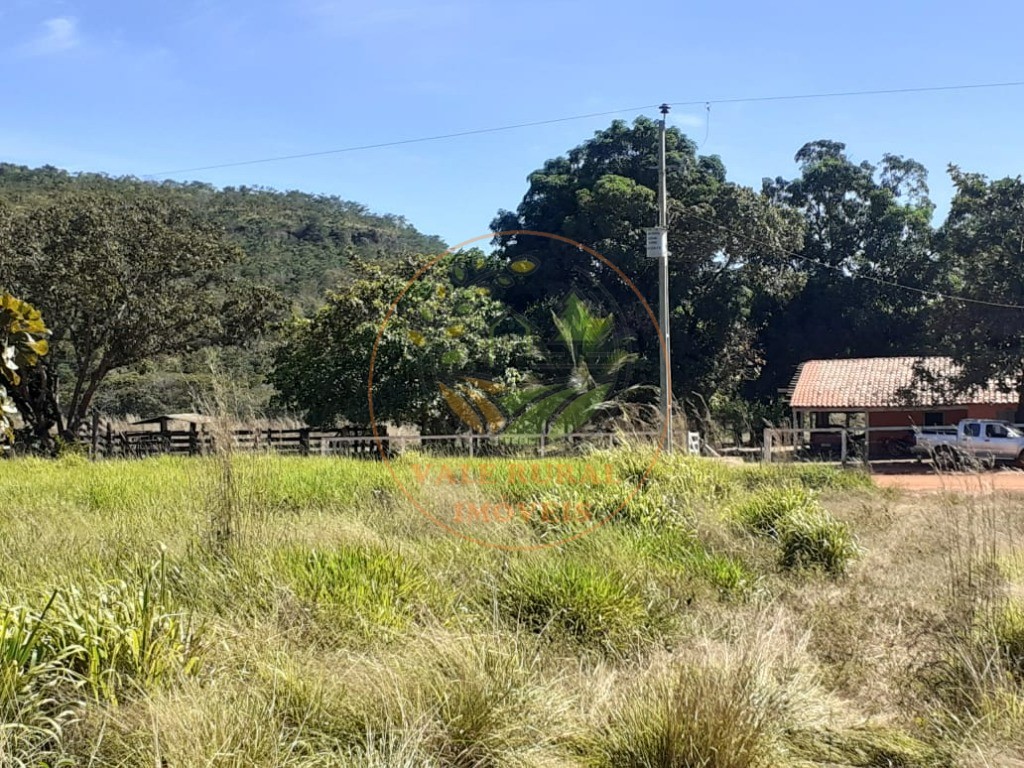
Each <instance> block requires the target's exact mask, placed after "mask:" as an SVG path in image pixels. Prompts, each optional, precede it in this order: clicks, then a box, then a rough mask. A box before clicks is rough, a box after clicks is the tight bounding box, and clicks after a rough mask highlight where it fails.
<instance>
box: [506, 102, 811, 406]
mask: <svg viewBox="0 0 1024 768" xmlns="http://www.w3.org/2000/svg"><path fill="white" fill-rule="evenodd" d="M658 132H659V126H658V123H657V122H655V121H653V120H649V119H647V118H638V119H637V120H636V121H635V122H634V123H633V124H632V125H628V124H626V123H625V122H622V121H616V122H614V123H612V125H611V126H610V127H609V128H608V129H606V130H603V131H599V132H598V133H597V134H596V135H595V136H594V138H592V139H590V140H589V141H586V142H584V143H583V144H581V145H579V146H577V147H575V148H573V149H571V150H570V151H569V152H568V154H567V155H566V156H564V157H558V158H554V159H552V160H548V161H547V162H546V163H545V164H544V166H543V167H542V168H541V169H540V170H538V171H535V172H534V173H532V174H531V175H530V177H529V189H528V191H527V192H526V194H525V196H524V197H523V200H522V202H521V203H520V204H519V206H518V208H517V209H516V211H515V212H511V211H500V212H499V214H498V216H497V217H496V218H495V220H494V221H493V222H492V224H491V226H492V229H494V230H496V231H503V230H522V229H528V230H539V231H542V232H548V233H553V234H558V235H563V236H566V237H569V238H572V239H574V240H577V241H579V242H582V243H585V244H586V245H588V246H590V247H593V248H594V249H595V250H597V251H598V252H599V253H601V254H603V255H604V256H605V257H607V258H608V259H609V260H610V261H612V262H613V263H614V264H616V265H617V266H618V267H619V268H620V269H622V270H623V272H625V274H627V275H628V276H629V277H630V278H631V279H632V280H633V282H634V283H635V285H636V286H637V288H638V290H639V291H640V293H641V294H642V295H643V296H645V297H646V298H647V301H648V302H649V304H650V305H651V306H652V307H654V308H655V311H656V307H657V282H658V277H657V265H656V264H655V262H653V261H652V260H649V259H647V258H646V256H645V243H644V241H645V232H644V229H645V228H647V227H651V226H654V224H655V223H656V222H657V205H656V201H657V194H656V191H655V190H656V189H657V167H658V166H657V158H658ZM666 147H667V155H668V158H667V159H668V167H669V173H668V191H669V197H670V201H669V249H670V251H671V253H672V256H671V259H670V289H671V296H672V302H673V303H672V315H671V324H672V327H671V338H672V354H673V373H672V380H673V387H674V390H675V395H676V396H677V397H688V396H689V394H690V392H692V391H699V392H702V393H706V394H710V393H713V392H716V391H726V392H732V391H735V389H736V387H737V385H738V384H739V382H741V381H743V380H745V379H747V378H750V377H751V376H753V375H756V373H757V366H758V356H757V353H756V349H755V348H754V345H753V342H754V339H755V334H754V329H753V326H752V319H751V307H752V302H753V298H754V296H755V295H756V294H757V293H758V292H759V291H762V290H769V291H775V292H779V291H781V290H783V286H784V284H785V282H786V280H788V277H789V276H788V274H787V271H786V269H785V265H786V264H787V263H788V261H787V260H786V259H785V258H784V253H785V249H787V248H793V247H796V246H798V244H799V237H800V226H799V222H798V221H797V218H796V217H795V216H793V215H791V214H790V212H789V211H787V210H786V209H785V208H782V207H778V206H774V205H772V204H771V201H770V200H769V199H767V198H765V197H763V196H761V195H759V194H757V193H755V192H753V191H752V190H750V189H747V188H744V187H741V186H738V185H736V184H733V183H731V182H729V181H727V180H726V176H725V168H724V166H723V165H722V162H721V160H720V159H719V158H718V157H715V156H711V157H698V156H697V154H696V146H695V144H694V143H693V142H692V141H691V140H690V139H688V138H687V137H686V136H684V135H683V134H682V133H680V132H679V131H678V130H677V129H675V128H670V129H669V130H668V132H667V138H666ZM497 245H498V246H499V252H498V253H499V255H500V256H501V257H503V258H504V259H505V261H506V263H507V264H508V265H510V266H511V265H514V264H516V263H519V262H522V261H529V262H531V263H533V264H535V268H534V269H532V270H530V271H529V272H528V273H526V274H524V275H523V276H521V277H520V278H518V279H515V280H513V281H512V283H511V284H510V285H508V286H506V287H504V288H502V289H501V290H500V291H499V293H498V295H500V296H501V297H502V298H503V299H504V300H505V301H507V302H508V303H509V304H510V305H511V306H513V307H514V308H515V309H516V310H517V311H520V312H522V313H524V314H527V315H528V316H530V317H531V319H532V320H533V321H534V322H535V323H536V326H537V328H538V329H539V332H540V333H543V334H546V335H547V334H549V336H548V337H549V338H553V337H555V336H556V334H557V331H556V330H555V329H554V328H552V327H551V320H550V312H551V310H552V309H553V308H554V307H553V306H552V301H551V297H555V298H554V299H553V300H554V302H555V303H556V304H557V303H558V302H559V301H562V300H564V297H566V296H568V295H569V294H570V293H575V294H577V295H578V296H580V297H581V298H583V299H585V300H586V301H587V302H588V303H590V304H592V305H593V306H594V307H595V311H597V312H598V313H599V314H614V316H615V320H616V325H617V326H618V327H619V328H620V329H621V330H622V331H623V332H626V333H628V334H630V335H631V336H633V337H634V338H635V340H636V347H635V351H636V352H637V354H638V358H637V362H636V363H635V364H634V365H631V366H629V369H628V371H626V372H624V381H623V384H625V385H631V384H649V383H651V382H652V381H657V380H658V359H659V345H658V335H657V332H656V330H655V328H654V327H653V326H652V324H651V321H650V319H649V317H648V316H647V313H646V311H645V310H644V308H643V306H642V305H641V304H640V302H639V301H638V300H637V298H636V297H635V295H634V294H633V292H632V290H631V289H630V288H629V287H628V286H627V285H625V284H624V283H623V282H622V281H621V280H620V279H619V277H618V276H617V275H616V274H615V273H614V272H613V271H612V270H610V269H608V268H607V267H605V266H604V265H603V264H600V263H598V262H595V261H594V260H593V259H589V258H580V254H579V253H578V252H577V251H576V249H574V248H572V247H571V246H566V245H563V244H561V243H558V242H553V241H551V240H549V239H546V238H538V237H529V236H517V235H509V236H504V237H500V238H498V242H497Z"/></svg>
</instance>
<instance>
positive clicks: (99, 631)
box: [50, 558, 204, 704]
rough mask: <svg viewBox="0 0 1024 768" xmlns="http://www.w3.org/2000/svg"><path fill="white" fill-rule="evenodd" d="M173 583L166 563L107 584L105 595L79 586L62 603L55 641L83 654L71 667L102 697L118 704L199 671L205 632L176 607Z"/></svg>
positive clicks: (53, 626) (54, 619) (54, 621)
mask: <svg viewBox="0 0 1024 768" xmlns="http://www.w3.org/2000/svg"><path fill="white" fill-rule="evenodd" d="M167 584H168V573H167V568H166V563H165V561H164V559H163V558H161V559H160V560H159V561H158V562H157V563H155V564H153V565H152V566H150V567H148V568H147V569H146V570H145V572H144V573H142V574H141V578H139V579H137V580H134V579H133V580H132V581H117V582H114V583H112V584H107V585H104V586H102V587H100V589H99V590H98V595H91V594H89V593H87V592H85V591H83V590H82V589H80V588H78V587H75V586H72V587H69V588H68V589H67V590H66V592H65V594H64V595H63V596H62V599H60V600H58V601H56V602H55V604H54V611H53V614H52V616H51V620H50V633H51V636H52V637H53V638H54V639H55V642H57V643H58V645H59V646H60V647H63V648H74V649H75V650H74V652H73V653H71V654H70V655H69V657H68V658H69V661H70V667H71V669H72V671H73V672H75V673H76V674H78V675H80V676H81V678H82V679H83V680H84V681H85V684H86V686H87V688H88V690H89V691H90V692H91V693H92V695H93V696H94V697H95V698H96V699H98V700H101V701H106V702H110V703H115V704H116V703H117V702H118V701H119V700H120V699H122V698H124V697H126V696H130V695H132V694H135V693H138V692H140V691H151V690H154V689H155V688H157V687H159V686H160V685H162V684H163V683H165V682H167V681H169V680H171V679H172V678H174V677H175V676H176V675H178V674H180V673H184V674H192V673H194V672H196V671H198V669H199V665H200V660H201V654H202V638H203V634H204V633H203V628H202V627H201V626H197V625H194V624H193V621H192V619H191V617H190V615H189V614H188V613H187V612H185V611H182V610H180V609H177V608H172V607H169V606H168V598H167Z"/></svg>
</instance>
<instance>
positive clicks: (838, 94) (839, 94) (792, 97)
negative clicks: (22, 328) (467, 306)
mask: <svg viewBox="0 0 1024 768" xmlns="http://www.w3.org/2000/svg"><path fill="white" fill-rule="evenodd" d="M1019 86H1024V80H1014V81H1008V82H1002V83H970V84H965V85H935V86H923V87H917V88H884V89H873V90H862V91H834V92H826V93H801V94H788V95H779V96H746V97H741V98H731V99H700V100H697V101H672V102H668V103H669V105H670V106H673V107H692V106H701V105H707V106H708V108H709V109H710V105H712V104H751V103H756V102H771V101H797V100H802V99H803V100H809V99H835V98H846V97H852V96H884V95H893V94H907V93H935V92H940V91H967V90H979V89H985V88H1014V87H1019ZM658 106H659V105H658V104H645V105H643V106H639V107H623V108H622V109H610V110H607V111H604V112H589V113H587V114H584V115H569V116H568V117H553V118H550V119H547V120H533V121H530V122H524V123H513V124H510V125H499V126H494V127H490V128H474V129H471V130H466V131H455V132H453V133H442V134H438V135H435V136H419V137H416V138H411V139H397V140H394V141H382V142H377V143H375V144H359V145H355V146H351V147H341V148H340V149H325V150H320V151H316V152H300V153H297V154H292V155H275V156H272V157H262V158H255V159H251V160H237V161H235V162H229V163H216V164H213V165H198V166H194V167H191V168H176V169H174V170H169V171H158V172H155V173H147V174H145V175H144V176H143V177H142V178H144V179H152V178H155V177H157V176H173V175H176V174H179V173H193V172H196V171H213V170H218V169H221V168H238V167H240V166H245V165H260V164H263V163H275V162H279V161H283V160H301V159H304V158H310V157H323V156H325V155H340V154H346V153H349V152H362V151H365V150H370V149H384V148H386V147H399V146H404V145H407V144H422V143H425V142H429V141H442V140H444V139H457V138H461V137H464V136H479V135H482V134H487V133H501V132H503V131H514V130H519V129H521V128H535V127H538V126H542V125H554V124H556V123H567V122H571V121H574V120H587V119H590V118H594V117H607V116H609V115H617V114H622V113H623V112H643V111H646V110H650V109H656V108H657V107H658Z"/></svg>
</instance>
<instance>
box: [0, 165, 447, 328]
mask: <svg viewBox="0 0 1024 768" xmlns="http://www.w3.org/2000/svg"><path fill="white" fill-rule="evenodd" d="M72 186H78V187H87V188H100V189H105V190H108V191H109V190H118V191H123V192H124V194H125V195H131V194H132V193H135V192H139V191H146V192H150V193H156V194H161V195H167V196H168V197H171V198H173V199H174V200H176V201H177V202H180V203H182V204H183V205H187V206H189V207H192V208H196V209H199V210H202V211H203V212H204V213H205V214H206V215H207V216H210V217H211V218H212V219H213V220H214V221H215V222H216V223H217V224H219V225H221V226H223V227H224V229H225V230H226V231H227V232H228V233H229V235H230V237H231V238H232V239H234V240H235V242H237V243H238V244H239V245H240V246H241V247H242V249H243V250H244V251H245V252H246V254H247V258H246V260H245V264H244V265H243V268H242V269H243V273H244V275H245V276H247V277H250V278H253V279H255V280H257V281H258V282H261V283H266V284H269V285H272V286H274V287H277V288H278V289H279V290H281V292H282V293H283V294H284V295H285V296H286V297H288V298H289V299H292V300H294V301H296V302H298V303H299V304H300V305H301V306H302V307H303V308H305V309H310V308H312V307H314V306H316V305H317V304H318V303H319V302H320V301H321V300H322V297H323V293H324V289H325V288H328V287H331V286H333V285H334V284H336V283H337V281H338V279H339V278H340V277H342V276H343V275H344V274H345V271H346V266H347V265H348V264H349V263H351V262H352V261H360V260H364V261H382V260H383V261H390V260H394V259H399V258H401V257H402V256H404V255H406V254H411V253H437V252H440V251H441V250H443V249H444V247H445V245H444V243H443V242H442V241H441V240H440V238H437V237H434V236H431V235H425V234H423V233H421V232H419V231H418V230H417V229H416V228H415V227H413V226H412V225H411V224H410V223H409V222H407V221H406V220H405V219H403V218H402V217H400V216H391V215H384V216H381V215H376V214H373V213H371V212H370V211H369V210H367V208H366V207H365V206H363V205H361V204H359V203H354V202H351V201H348V200H342V199H340V198H337V197H329V196H324V195H312V194H308V193H305V192H295V191H292V192H278V191H275V190H271V189H264V188H259V187H226V188H224V189H219V188H217V187H214V186H211V185H209V184H203V183H199V182H191V183H180V182H174V181H164V182H149V181H143V180H140V179H138V178H134V177H110V176H106V175H103V174H93V173H81V174H72V173H68V172H67V171H63V170H61V169H59V168H54V167H52V166H44V167H42V168H28V167H25V166H20V165H12V164H8V163H0V197H2V198H6V199H8V200H12V199H13V200H17V199H19V198H25V197H37V196H49V195H53V194H56V193H58V192H59V191H60V190H61V189H62V188H67V187H72Z"/></svg>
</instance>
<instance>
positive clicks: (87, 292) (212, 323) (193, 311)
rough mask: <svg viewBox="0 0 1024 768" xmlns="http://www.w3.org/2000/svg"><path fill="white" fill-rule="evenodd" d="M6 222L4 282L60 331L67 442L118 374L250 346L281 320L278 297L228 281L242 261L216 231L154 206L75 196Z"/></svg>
mask: <svg viewBox="0 0 1024 768" xmlns="http://www.w3.org/2000/svg"><path fill="white" fill-rule="evenodd" d="M4 221H6V223H5V224H4V223H2V222H0V228H3V229H4V230H5V231H4V233H3V235H2V236H0V283H3V284H5V285H7V286H9V287H10V289H12V290H13V291H14V292H16V293H17V294H18V295H20V296H22V297H24V298H25V299H26V300H29V301H31V302H32V303H33V304H35V305H36V306H37V307H39V308H40V309H41V310H42V311H43V312H44V314H45V315H46V317H47V319H48V321H49V322H50V323H51V324H52V325H53V327H54V328H55V332H54V334H53V337H52V339H51V345H52V346H53V348H54V357H56V358H57V360H55V362H56V363H59V364H60V370H62V371H63V372H65V374H66V376H67V377H68V382H67V386H66V388H65V392H66V393H67V395H68V397H67V400H66V403H65V407H64V409H63V410H64V414H65V415H66V422H65V423H63V424H59V423H58V424H57V428H58V431H60V432H61V433H63V434H64V435H65V436H66V437H73V436H74V435H75V434H77V430H78V427H79V426H80V425H81V424H82V422H83V421H84V419H85V418H86V415H87V413H88V411H89V407H90V404H91V403H92V400H93V397H94V396H95V394H96V392H97V389H98V388H99V387H100V385H101V383H102V382H103V380H104V379H105V378H106V376H107V375H108V374H109V373H110V372H111V371H114V370H116V369H118V368H122V367H125V366H130V365H134V364H136V363H139V362H141V361H143V360H145V359H147V358H150V357H153V356H155V355H163V354H179V353H186V352H189V351H192V350H195V349H198V348H200V347H202V346H205V345H209V344H217V343H243V342H244V341H246V340H247V339H249V338H251V337H252V336H254V335H256V334H257V333H258V332H259V330H260V329H261V328H262V327H263V326H264V324H265V323H266V321H267V320H268V318H270V317H271V316H272V315H273V313H274V312H275V311H276V309H277V306H276V303H275V300H274V297H273V294H272V293H271V292H269V291H267V290H265V289H260V288H257V287H254V286H251V285H248V286H247V285H243V284H241V283H240V282H239V281H237V280H236V279H234V278H233V277H232V271H231V270H232V268H233V267H234V265H235V264H236V263H237V262H238V260H239V259H240V257H241V253H240V251H239V250H238V249H237V248H236V247H234V246H231V245H229V244H228V243H227V242H226V241H225V239H224V237H223V235H222V233H221V231H220V230H219V229H217V228H215V227H213V226H211V225H210V224H209V223H208V222H207V221H206V219H205V218H203V217H202V216H201V215H199V214H198V213H195V212H193V211H190V210H188V209H185V208H182V207H181V206H178V205H175V204H173V203H170V202H168V201H167V200H166V199H163V198H160V197H157V196H148V195H145V194H138V195H134V196H131V197H126V196H123V195H121V194H118V193H116V192H107V191H89V190H84V191H83V190H74V191H70V192H66V193H61V194H58V195H56V196H55V197H53V198H48V199H45V200H33V201H30V202H24V203H22V204H20V205H19V206H18V207H17V208H14V209H13V211H12V212H10V213H9V215H8V216H7V217H6V218H5V219H4ZM52 378H53V377H51V382H52ZM49 426H50V425H47V428H49Z"/></svg>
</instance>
